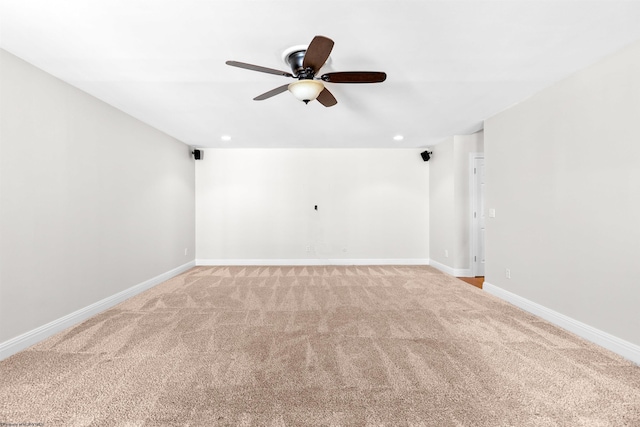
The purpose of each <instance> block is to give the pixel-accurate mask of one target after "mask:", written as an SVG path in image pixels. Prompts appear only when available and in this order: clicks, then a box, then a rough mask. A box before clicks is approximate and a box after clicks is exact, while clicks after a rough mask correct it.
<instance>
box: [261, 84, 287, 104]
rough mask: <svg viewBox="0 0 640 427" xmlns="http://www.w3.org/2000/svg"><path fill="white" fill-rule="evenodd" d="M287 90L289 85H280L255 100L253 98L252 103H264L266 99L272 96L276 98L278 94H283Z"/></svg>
mask: <svg viewBox="0 0 640 427" xmlns="http://www.w3.org/2000/svg"><path fill="white" fill-rule="evenodd" d="M287 89H289V85H288V84H287V85H282V86H280V87H277V88H275V89H271V90H270V91H269V92H265V93H263V94H262V95H258V96H256V97H255V98H253V100H254V101H264V100H265V99H267V98H271V97H272V96H276V95H277V94H279V93H282V92H285V91H286V90H287Z"/></svg>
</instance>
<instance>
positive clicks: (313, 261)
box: [196, 258, 429, 266]
mask: <svg viewBox="0 0 640 427" xmlns="http://www.w3.org/2000/svg"><path fill="white" fill-rule="evenodd" d="M196 265H205V266H206V265H212V266H213V265H217V266H220V265H265V266H267V265H429V260H428V259H422V258H401V259H394V258H382V259H371V258H364V259H320V258H300V259H196Z"/></svg>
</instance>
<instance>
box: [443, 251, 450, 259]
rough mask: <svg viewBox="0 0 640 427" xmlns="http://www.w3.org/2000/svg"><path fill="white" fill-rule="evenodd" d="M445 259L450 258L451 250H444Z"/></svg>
mask: <svg viewBox="0 0 640 427" xmlns="http://www.w3.org/2000/svg"><path fill="white" fill-rule="evenodd" d="M444 257H445V258H449V250H448V249H445V250H444Z"/></svg>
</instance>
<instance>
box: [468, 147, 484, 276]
mask: <svg viewBox="0 0 640 427" xmlns="http://www.w3.org/2000/svg"><path fill="white" fill-rule="evenodd" d="M476 160H484V153H469V195H470V202H471V203H470V209H469V211H470V212H469V222H470V224H469V242H470V243H471V244H470V245H469V261H470V263H471V275H472V276H473V277H475V276H477V275H478V272H479V268H478V263H477V262H476V261H474V256H477V254H478V250H477V249H478V242H479V240H480V238H479V237H480V227H479V221H476V218H474V217H473V214H474V212H475V208H476V206H477V205H478V200H479V198H480V195H479V194H478V186H477V185H476V184H477V183H476V174H475V173H474V168H475V163H476ZM485 219H486V217H485ZM485 228H486V226H485ZM485 264H486V253H485Z"/></svg>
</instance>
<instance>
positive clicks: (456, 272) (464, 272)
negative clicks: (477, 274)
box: [429, 259, 473, 277]
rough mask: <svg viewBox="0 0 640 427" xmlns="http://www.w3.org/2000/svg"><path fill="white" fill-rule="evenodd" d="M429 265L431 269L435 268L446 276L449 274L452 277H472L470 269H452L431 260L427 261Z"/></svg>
mask: <svg viewBox="0 0 640 427" xmlns="http://www.w3.org/2000/svg"><path fill="white" fill-rule="evenodd" d="M429 265H430V266H431V267H435V268H437V269H438V270H440V271H442V272H445V273H447V274H450V275H452V276H455V277H471V276H473V273H472V272H471V269H470V268H453V267H449V266H448V265H444V264H442V263H439V262H438V261H434V260H432V259H430V260H429Z"/></svg>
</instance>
